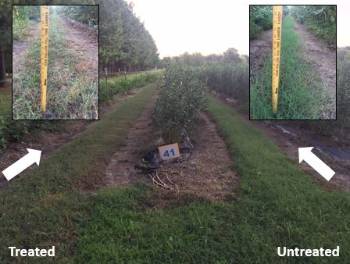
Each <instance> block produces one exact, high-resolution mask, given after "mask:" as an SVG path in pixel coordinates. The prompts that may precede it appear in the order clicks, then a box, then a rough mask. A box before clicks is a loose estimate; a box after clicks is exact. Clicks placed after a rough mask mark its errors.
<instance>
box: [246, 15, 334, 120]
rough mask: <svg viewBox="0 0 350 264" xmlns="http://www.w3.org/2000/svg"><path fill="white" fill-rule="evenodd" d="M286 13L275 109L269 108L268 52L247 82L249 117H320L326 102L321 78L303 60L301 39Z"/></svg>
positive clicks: (269, 70) (269, 60) (269, 62)
mask: <svg viewBox="0 0 350 264" xmlns="http://www.w3.org/2000/svg"><path fill="white" fill-rule="evenodd" d="M293 27H294V21H293V18H292V17H290V16H287V17H286V18H285V19H284V20H283V26H282V46H281V65H280V89H279V103H278V112H277V113H276V114H274V113H273V112H272V107H271V78H272V77H271V71H272V64H271V55H269V56H267V58H266V60H265V63H264V66H263V68H262V69H261V71H260V72H259V73H257V76H256V78H254V79H252V80H251V83H250V115H251V118H252V119H320V118H321V117H322V111H323V110H324V107H327V104H328V103H327V102H328V101H329V98H328V95H327V94H326V93H325V89H324V87H323V86H322V85H323V84H322V82H321V80H320V78H319V77H318V76H317V74H316V73H315V72H313V71H312V69H311V66H310V65H309V64H308V63H307V62H306V61H305V60H304V59H303V57H302V56H303V54H302V53H301V46H300V39H299V37H298V35H297V33H296V32H295V31H294V29H293Z"/></svg>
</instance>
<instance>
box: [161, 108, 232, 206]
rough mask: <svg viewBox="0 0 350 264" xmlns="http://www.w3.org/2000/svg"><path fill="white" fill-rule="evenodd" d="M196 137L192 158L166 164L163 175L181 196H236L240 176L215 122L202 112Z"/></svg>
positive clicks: (218, 197) (206, 197) (219, 199)
mask: <svg viewBox="0 0 350 264" xmlns="http://www.w3.org/2000/svg"><path fill="white" fill-rule="evenodd" d="M199 122H200V123H199V126H198V128H197V130H196V138H195V139H194V140H195V142H194V146H195V148H194V151H193V153H192V154H191V156H190V158H189V159H188V160H185V161H183V162H180V163H177V162H174V163H168V164H165V165H164V166H163V167H162V168H161V169H160V171H159V177H160V178H161V179H166V177H168V178H169V179H170V180H171V181H172V182H173V183H174V184H175V185H176V187H177V191H178V192H179V193H178V196H180V197H181V195H184V196H187V195H194V196H196V197H198V198H203V199H206V200H209V201H222V200H230V199H232V198H234V197H236V191H238V186H239V178H238V176H237V175H236V173H235V172H234V171H233V170H232V160H231V159H230V155H229V153H228V150H227V148H226V145H225V142H224V141H223V139H222V138H221V137H220V136H219V135H218V133H217V129H216V126H215V124H214V123H213V122H212V121H211V120H210V119H209V118H208V116H207V115H206V114H204V113H202V114H201V117H200V121H199Z"/></svg>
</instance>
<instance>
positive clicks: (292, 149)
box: [254, 121, 350, 191]
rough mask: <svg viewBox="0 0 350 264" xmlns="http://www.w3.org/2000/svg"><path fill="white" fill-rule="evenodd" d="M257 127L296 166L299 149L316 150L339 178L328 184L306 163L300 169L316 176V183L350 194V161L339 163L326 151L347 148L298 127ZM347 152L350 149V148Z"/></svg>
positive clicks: (262, 124) (265, 124) (259, 124)
mask: <svg viewBox="0 0 350 264" xmlns="http://www.w3.org/2000/svg"><path fill="white" fill-rule="evenodd" d="M254 123H255V125H256V126H257V127H258V128H259V129H260V130H262V131H263V132H264V134H265V135H267V136H268V137H269V138H271V139H272V141H273V142H274V143H275V144H276V145H278V146H279V148H280V149H281V150H282V151H283V152H284V153H285V154H286V155H287V156H288V158H290V159H291V160H293V161H294V162H295V164H298V163H299V161H298V148H299V147H312V146H313V147H314V149H313V152H314V153H315V154H316V155H317V156H318V157H319V158H320V159H322V160H323V161H324V162H326V164H327V165H328V166H330V167H331V168H332V169H333V170H334V171H335V172H336V174H335V175H334V176H333V178H332V179H331V180H330V181H329V182H326V181H325V180H324V179H323V178H322V177H321V176H320V175H319V174H318V173H317V172H315V171H314V170H313V169H312V168H311V167H310V166H308V165H307V164H306V163H305V162H303V163H302V164H301V165H300V166H301V167H302V168H303V170H304V171H306V172H307V173H308V174H311V175H312V176H314V178H313V179H315V181H316V182H317V183H318V184H320V185H322V186H323V187H325V189H327V190H332V189H340V190H344V191H350V159H338V158H337V157H335V156H332V155H330V154H329V153H327V152H325V151H324V150H323V148H324V147H326V148H328V147H331V148H334V149H342V148H346V145H344V144H342V143H337V142H335V141H334V139H332V138H330V137H326V136H321V135H318V134H315V132H312V131H310V130H308V129H303V128H302V127H299V126H297V125H296V124H294V125H293V124H290V123H287V122H284V123H278V124H276V123H273V122H268V121H266V122H261V123H258V122H254ZM347 148H348V149H349V147H347Z"/></svg>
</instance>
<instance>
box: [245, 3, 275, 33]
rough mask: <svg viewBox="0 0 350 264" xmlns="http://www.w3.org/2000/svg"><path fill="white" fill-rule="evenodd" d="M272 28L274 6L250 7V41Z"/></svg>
mask: <svg viewBox="0 0 350 264" xmlns="http://www.w3.org/2000/svg"><path fill="white" fill-rule="evenodd" d="M271 28H272V6H263V5H255V6H254V5H252V6H250V7H249V39H255V38H257V36H258V35H259V33H260V32H261V31H263V30H268V29H271Z"/></svg>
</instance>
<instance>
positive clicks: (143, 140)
mask: <svg viewBox="0 0 350 264" xmlns="http://www.w3.org/2000/svg"><path fill="white" fill-rule="evenodd" d="M155 100H156V96H154V97H153V98H152V100H151V101H150V102H149V103H148V105H147V106H146V108H145V109H144V111H143V113H142V114H141V116H140V117H139V118H138V119H137V120H136V121H135V123H134V125H133V127H132V128H130V129H129V132H128V135H127V137H126V139H125V142H124V143H123V145H122V146H121V147H120V148H119V150H118V151H117V152H116V153H114V155H113V156H112V158H111V160H110V162H109V165H108V166H107V169H106V181H105V184H106V185H114V186H125V185H128V184H130V183H134V182H137V181H138V180H139V179H140V178H141V176H140V175H138V172H137V171H136V170H135V165H136V164H137V163H138V162H139V161H140V159H141V157H142V152H143V151H146V149H145V148H147V146H148V145H149V143H150V142H151V141H152V139H153V137H152V134H154V127H153V126H152V118H151V116H152V112H153V109H154V104H155Z"/></svg>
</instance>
